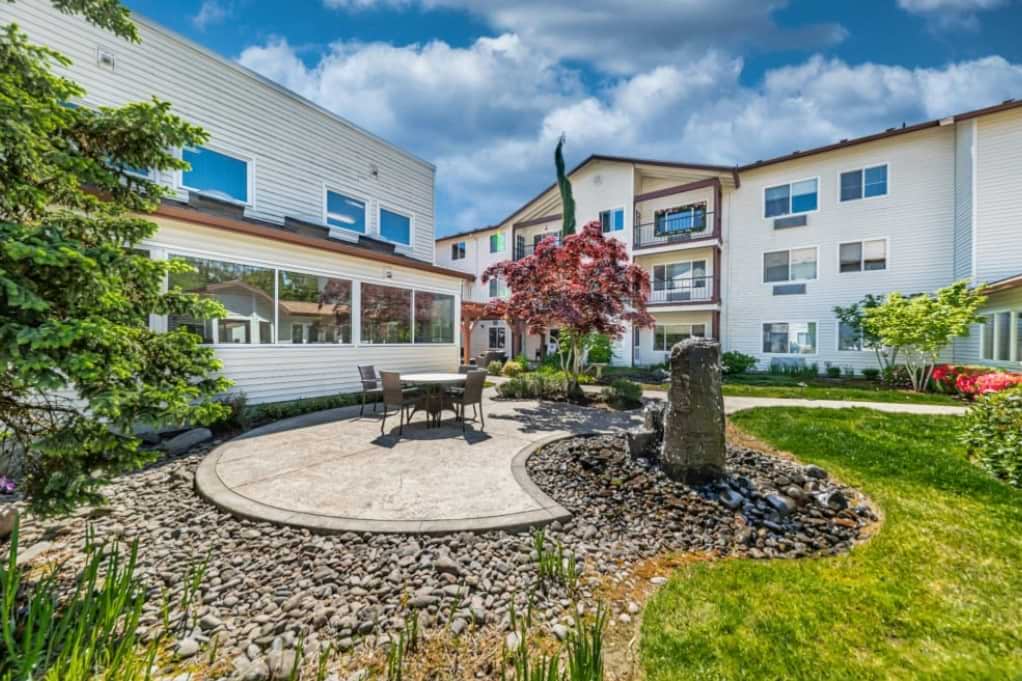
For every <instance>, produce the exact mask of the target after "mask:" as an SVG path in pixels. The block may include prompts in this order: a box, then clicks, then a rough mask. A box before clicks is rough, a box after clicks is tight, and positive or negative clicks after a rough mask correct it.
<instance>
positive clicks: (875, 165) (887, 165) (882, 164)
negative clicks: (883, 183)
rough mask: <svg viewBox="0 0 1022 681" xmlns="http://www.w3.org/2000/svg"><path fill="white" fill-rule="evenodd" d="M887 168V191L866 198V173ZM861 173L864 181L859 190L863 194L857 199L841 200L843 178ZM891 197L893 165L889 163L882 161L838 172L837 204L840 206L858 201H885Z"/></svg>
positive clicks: (860, 183) (861, 181) (861, 182)
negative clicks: (848, 174)
mask: <svg viewBox="0 0 1022 681" xmlns="http://www.w3.org/2000/svg"><path fill="white" fill-rule="evenodd" d="M881 167H883V168H886V169H887V189H886V191H885V192H884V193H883V194H877V195H876V196H866V171H867V170H872V169H873V168H881ZM856 171H859V172H861V173H862V179H861V180H860V182H859V189H860V190H862V194H861V195H860V196H859V198H857V199H842V198H841V176H842V175H844V174H845V173H854V172H856ZM890 195H891V164H890V162H888V161H880V162H877V163H869V164H864V165H861V166H857V167H853V168H845V169H843V170H839V171H837V194H836V195H835V198H836V199H837V204H838V205H839V206H840V205H842V204H846V203H855V202H856V201H868V200H871V199H883V198H887V197H888V196H890Z"/></svg>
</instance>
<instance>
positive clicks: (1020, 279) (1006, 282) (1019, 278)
mask: <svg viewBox="0 0 1022 681" xmlns="http://www.w3.org/2000/svg"><path fill="white" fill-rule="evenodd" d="M1013 288H1022V273H1019V274H1015V275H1013V276H1010V277H1005V278H1004V279H998V280H997V281H994V282H991V283H989V284H987V286H986V292H987V293H1000V292H1001V291H1008V290H1011V289H1013Z"/></svg>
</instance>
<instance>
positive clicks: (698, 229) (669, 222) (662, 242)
mask: <svg viewBox="0 0 1022 681" xmlns="http://www.w3.org/2000/svg"><path fill="white" fill-rule="evenodd" d="M715 225H716V221H715V220H714V215H713V211H708V212H695V213H684V214H680V215H671V216H669V217H665V218H661V219H659V220H655V221H653V222H647V223H645V224H641V225H636V226H635V233H634V240H633V247H634V248H647V247H651V246H666V245H668V244H675V243H684V242H686V241H696V240H698V239H709V238H712V237H714V236H717V234H716V233H715V232H714V227H715Z"/></svg>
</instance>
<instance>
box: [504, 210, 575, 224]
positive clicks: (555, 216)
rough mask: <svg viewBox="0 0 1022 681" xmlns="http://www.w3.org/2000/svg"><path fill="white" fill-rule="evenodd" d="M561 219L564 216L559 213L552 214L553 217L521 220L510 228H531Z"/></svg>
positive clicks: (546, 216)
mask: <svg viewBox="0 0 1022 681" xmlns="http://www.w3.org/2000/svg"><path fill="white" fill-rule="evenodd" d="M562 217H564V216H563V215H561V214H560V213H554V214H553V215H545V216H543V217H541V218H532V219H531V220H522V221H521V222H516V223H515V224H513V225H511V226H512V227H532V226H533V225H542V224H543V223H545V222H550V221H551V220H560V219H561V218H562Z"/></svg>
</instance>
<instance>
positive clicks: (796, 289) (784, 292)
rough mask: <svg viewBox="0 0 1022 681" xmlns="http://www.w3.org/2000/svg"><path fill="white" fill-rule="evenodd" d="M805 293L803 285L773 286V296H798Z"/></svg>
mask: <svg viewBox="0 0 1022 681" xmlns="http://www.w3.org/2000/svg"><path fill="white" fill-rule="evenodd" d="M805 292H806V285H805V284H781V285H779V286H774V295H775V296H799V295H803V294H805Z"/></svg>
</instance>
